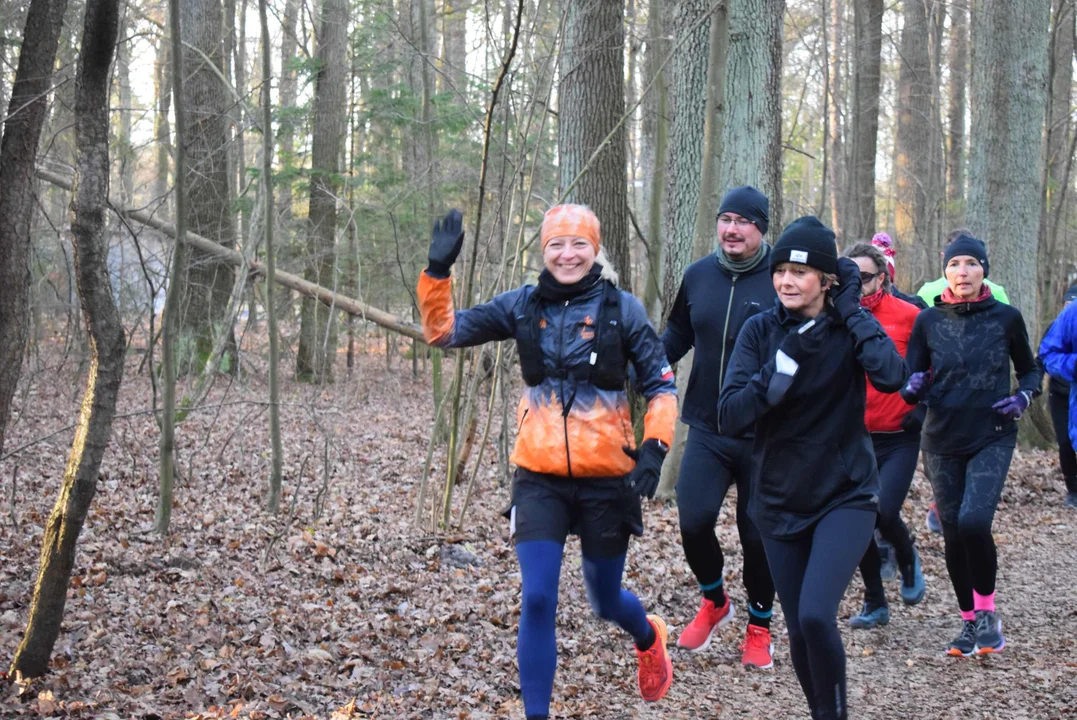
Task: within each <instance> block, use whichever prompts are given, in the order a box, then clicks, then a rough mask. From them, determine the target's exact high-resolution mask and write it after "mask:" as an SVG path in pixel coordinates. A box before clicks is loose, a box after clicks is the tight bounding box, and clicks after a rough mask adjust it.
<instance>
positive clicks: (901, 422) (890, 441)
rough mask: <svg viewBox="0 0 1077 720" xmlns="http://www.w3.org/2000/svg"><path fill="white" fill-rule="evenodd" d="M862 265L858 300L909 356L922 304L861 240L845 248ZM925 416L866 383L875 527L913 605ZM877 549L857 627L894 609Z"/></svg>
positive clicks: (863, 570) (918, 592)
mask: <svg viewBox="0 0 1077 720" xmlns="http://www.w3.org/2000/svg"><path fill="white" fill-rule="evenodd" d="M845 255H846V257H849V258H851V259H852V260H853V261H855V262H856V264H857V265H859V266H860V282H861V298H860V304H861V305H863V306H864V307H865V308H866V309H868V310H870V311H871V314H872V315H874V316H875V319H876V320H878V321H879V324H880V325H882V326H883V329H884V330H885V331H886V334H887V335H889V336H890V339H891V340H893V341H894V345H895V346H897V349H898V352H899V353H901V356H902V357H905V351H906V349H907V348H908V345H909V336H910V335H911V334H912V326H913V323H914V322H915V321H916V315H917V314H918V313H919V312H920V309H919V308H918V307H916V306H915V305H912V304H910V303H907V302H905V301H904V300H900V299H898V298H897V297H895V296H894V295H893V293H892V291H891V290H892V285H891V281H890V274H889V272H888V271H887V263H886V257H885V256H884V255H883V253H882V252H881V251H880V250H879V248H877V247H875V246H873V245H872V244H870V243H867V242H859V243H856V244H855V245H853V246H852V247H851V248H849V249H848V250H847V251H846V252H845ZM921 422H922V415H921V414H918V412H917V409H916V408H914V407H912V406H909V405H907V404H906V403H905V401H904V400H902V399H901V396H900V395H899V394H898V393H889V394H887V393H881V392H879V391H878V390H876V389H875V388H874V387H872V386H871V384H870V383H869V384H868V396H867V407H866V409H865V411H864V425H866V426H867V429H868V432H870V433H871V443H872V446H873V447H874V449H875V459H876V463H877V464H878V467H879V516H878V519H877V521H876V526H877V527H878V529H879V532H880V534H881V535H882V536H883V538H884V539H885V540H886V541H887V542H888V543H890V544H891V545H892V546H893V548H894V552H895V553H896V555H897V561H898V568H899V569H900V570H901V599H902V601H904V603H905V604H906V605H915V604H917V603H918V602H920V601H921V600H922V599H923V597H924V590H925V588H924V574H923V571H922V570H921V568H920V555H919V553H917V551H916V545H915V544H914V543H913V538H912V535H910V534H909V528H908V527H907V526H906V525H905V523H904V522H903V521H902V519H901V506H902V505H903V504H904V502H905V496H906V495H908V493H909V485H910V484H911V483H912V476H913V473H914V472H915V471H916V459H917V457H918V456H919V454H920V424H921ZM881 565H882V563H881V562H880V559H879V548H878V546H877V545H876V544H875V540H874V539H872V541H871V545H870V546H869V547H868V550H867V552H866V553H864V558H863V560H861V561H860V575H861V576H862V577H863V578H864V608H863V610H862V611H861V613H860V614H859V615H857V616H856V617H853V618H851V619H850V620H849V624H850V625H851V626H852V627H855V628H872V627H877V626H879V625H886V624H887V623H888V622H890V608H889V606H888V605H887V602H886V592H885V591H884V590H883V581H882V575H881Z"/></svg>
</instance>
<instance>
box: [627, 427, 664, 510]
mask: <svg viewBox="0 0 1077 720" xmlns="http://www.w3.org/2000/svg"><path fill="white" fill-rule="evenodd" d="M621 449H622V450H624V453H625V455H627V456H628V457H630V458H632V459H633V460H635V461H636V467H634V468H632V474H631V475H629V476H628V481H629V482H630V483H631V484H632V489H633V490H634V491H635V492H636V494H637V495H639V496H640V497H646V498H653V497H654V492H655V490H657V489H658V479H659V478H660V477H661V475H662V461H663V460H665V459H666V451H667V448H665V447H663V445H662V443H661V442H660V441H658V440H655V439H654V438H649V439H647V440H644V441H643V444H641V445H640V446H639V448H638V449H636V450H633V449H632V448H630V447H628V446H627V445H626V446H624V447H623V448H621Z"/></svg>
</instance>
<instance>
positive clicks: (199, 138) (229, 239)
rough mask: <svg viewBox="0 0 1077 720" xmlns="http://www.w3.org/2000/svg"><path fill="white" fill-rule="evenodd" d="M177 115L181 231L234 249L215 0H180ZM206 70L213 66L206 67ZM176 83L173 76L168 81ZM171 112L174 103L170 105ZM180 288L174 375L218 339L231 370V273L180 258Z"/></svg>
mask: <svg viewBox="0 0 1077 720" xmlns="http://www.w3.org/2000/svg"><path fill="white" fill-rule="evenodd" d="M180 10H181V11H182V12H183V23H182V29H183V35H182V36H181V39H182V40H183V41H184V43H185V44H186V45H187V46H188V47H185V48H184V50H183V55H184V57H183V67H185V68H187V73H188V76H187V77H186V78H185V80H186V82H184V84H183V88H184V96H183V100H182V102H183V104H184V112H185V113H186V114H187V121H188V122H189V123H190V132H189V133H188V134H187V137H186V140H185V142H186V143H187V146H186V148H185V149H186V153H187V158H188V160H189V161H190V163H189V167H188V169H187V214H188V217H187V225H188V226H189V228H190V229H191V231H193V232H195V233H198V234H199V235H203V236H205V237H209V238H213V239H214V240H216V241H217V242H218V243H219V244H221V245H223V246H225V247H228V248H232V247H235V241H236V238H235V235H236V228H235V222H234V218H233V213H232V192H231V190H232V183H231V182H230V178H229V176H230V172H229V164H230V163H229V160H228V156H229V145H228V144H229V140H228V125H229V117H228V111H227V108H228V103H227V102H226V100H225V94H224V88H223V87H222V85H221V80H220V74H223V68H224V64H223V62H222V42H221V40H222V12H221V2H220V0H183V2H182V3H181V4H180ZM211 66H212V67H211ZM175 81H176V78H175V75H174V74H173V83H175ZM177 107H179V103H178V102H177ZM175 277H176V278H177V279H179V280H180V282H181V283H182V285H183V290H182V295H181V296H180V305H179V308H178V311H179V327H178V328H177V330H178V331H180V332H181V333H182V334H183V341H184V342H183V344H182V345H181V347H182V349H183V354H182V356H180V357H178V358H177V360H178V362H177V370H178V371H179V372H181V373H187V372H196V373H197V372H199V371H201V370H202V367H203V366H204V365H205V363H206V361H207V359H208V358H209V356H210V353H211V352H212V349H213V344H214V339H215V337H216V336H217V334H219V333H222V332H223V333H227V335H228V345H227V346H228V348H229V351H228V358H229V362H228V367H229V369H230V370H232V371H234V370H235V362H236V352H235V330H234V328H232V327H224V326H223V323H224V322H225V320H226V319H227V318H225V312H226V310H227V308H228V299H229V297H230V296H231V294H232V286H233V282H234V271H233V270H232V268H231V267H230V266H228V265H225V264H222V263H219V262H217V261H216V260H215V259H214V258H213V257H211V256H206V255H204V254H203V253H201V252H192V253H189V254H188V255H187V257H186V258H185V262H184V263H183V265H181V266H179V267H177V268H175Z"/></svg>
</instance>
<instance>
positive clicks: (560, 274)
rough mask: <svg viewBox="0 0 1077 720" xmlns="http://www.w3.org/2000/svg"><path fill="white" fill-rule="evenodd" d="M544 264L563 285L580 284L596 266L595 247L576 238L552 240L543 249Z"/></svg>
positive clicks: (582, 239)
mask: <svg viewBox="0 0 1077 720" xmlns="http://www.w3.org/2000/svg"><path fill="white" fill-rule="evenodd" d="M542 262H543V263H545V265H546V269H547V270H549V271H550V274H551V275H553V278H554V280H556V281H557V282H559V283H561V284H562V285H571V284H572V283H575V282H579V281H580V280H582V279H583V278H584V276H586V275H587V273H589V272H591V267H592V266H593V265H594V264H595V246H594V245H592V244H591V241H590V240H587V239H586V238H581V237H574V236H561V237H555V238H550V240H549V241H548V242H547V243H546V247H544V248H543V249H542Z"/></svg>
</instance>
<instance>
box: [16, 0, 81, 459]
mask: <svg viewBox="0 0 1077 720" xmlns="http://www.w3.org/2000/svg"><path fill="white" fill-rule="evenodd" d="M65 9H67V0H31V2H30V8H29V10H28V11H27V14H26V29H25V31H24V32H23V39H22V49H21V51H20V52H19V67H18V69H17V70H16V71H15V83H14V85H13V86H12V90H11V101H10V102H9V103H8V107H9V108H10V109H12V114H11V115H9V116H8V117H7V118H6V121H5V122H4V137H3V141H2V142H0V218H3V222H0V453H2V452H3V449H4V434H5V431H6V429H7V423H8V419H9V418H10V417H11V402H12V399H13V398H14V397H15V388H16V386H17V385H18V383H19V375H20V374H21V373H22V357H23V353H24V352H25V351H26V341H27V338H28V337H29V323H30V220H31V218H32V216H33V212H34V207H35V200H34V163H35V161H36V159H37V145H38V140H39V139H40V138H41V128H42V126H43V125H44V122H45V113H46V111H47V109H48V94H49V93H48V90H49V86H50V85H51V83H52V69H53V64H54V63H55V61H56V49H57V46H58V44H59V41H60V29H61V28H62V27H63V24H64V10H65Z"/></svg>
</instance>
